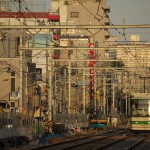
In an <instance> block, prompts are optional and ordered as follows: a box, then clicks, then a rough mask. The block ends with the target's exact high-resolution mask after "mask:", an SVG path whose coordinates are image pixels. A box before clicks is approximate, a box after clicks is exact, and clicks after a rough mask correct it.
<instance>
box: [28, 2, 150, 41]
mask: <svg viewBox="0 0 150 150" xmlns="http://www.w3.org/2000/svg"><path fill="white" fill-rule="evenodd" d="M25 1H28V2H30V4H31V1H29V0H25ZM95 1H96V0H95ZM35 2H36V4H37V7H38V6H40V8H41V9H42V10H43V11H44V10H46V11H48V10H49V9H50V2H51V0H42V1H39V0H37V1H35ZM37 2H38V3H37ZM106 2H107V4H109V5H110V13H109V17H110V20H111V22H112V23H113V24H114V25H119V24H123V22H124V24H128V25H129V24H132V25H137V24H150V8H149V7H150V0H106ZM34 4H35V3H34ZM45 4H46V5H45ZM38 8H39V7H38ZM123 20H124V21H123ZM119 31H120V32H123V30H119ZM111 33H112V34H113V35H114V36H118V37H119V38H120V39H122V37H121V36H122V35H121V34H119V33H118V32H115V30H111ZM125 33H126V38H127V40H129V36H130V34H139V35H140V40H141V41H148V42H150V29H126V30H125Z"/></svg>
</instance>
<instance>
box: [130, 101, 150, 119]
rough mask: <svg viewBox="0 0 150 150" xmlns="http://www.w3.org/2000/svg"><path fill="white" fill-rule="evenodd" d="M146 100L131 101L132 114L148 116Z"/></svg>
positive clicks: (148, 108)
mask: <svg viewBox="0 0 150 150" xmlns="http://www.w3.org/2000/svg"><path fill="white" fill-rule="evenodd" d="M149 103H150V102H149V101H147V100H138V101H137V100H135V101H132V115H133V116H150V106H149Z"/></svg>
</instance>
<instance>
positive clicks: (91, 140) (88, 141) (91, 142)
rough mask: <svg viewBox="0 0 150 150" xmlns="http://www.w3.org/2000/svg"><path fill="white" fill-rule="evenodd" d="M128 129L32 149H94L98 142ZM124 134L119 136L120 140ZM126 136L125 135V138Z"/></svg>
mask: <svg viewBox="0 0 150 150" xmlns="http://www.w3.org/2000/svg"><path fill="white" fill-rule="evenodd" d="M127 132H128V131H127V130H120V129H119V130H111V131H107V132H104V133H98V134H97V135H90V136H86V137H82V138H77V139H72V140H68V141H65V142H62V143H57V144H50V145H46V146H40V147H37V148H33V149H32V150H47V149H50V148H52V149H53V150H60V149H62V150H63V149H64V150H65V149H66V150H67V149H82V150H83V149H87V148H88V149H91V150H92V149H94V148H96V147H95V145H97V144H96V143H101V141H105V140H106V141H107V139H109V138H112V139H113V137H115V136H116V135H118V136H119V135H120V134H124V133H127ZM121 137H122V136H119V140H120V138H121ZM124 138H126V137H123V139H124Z"/></svg>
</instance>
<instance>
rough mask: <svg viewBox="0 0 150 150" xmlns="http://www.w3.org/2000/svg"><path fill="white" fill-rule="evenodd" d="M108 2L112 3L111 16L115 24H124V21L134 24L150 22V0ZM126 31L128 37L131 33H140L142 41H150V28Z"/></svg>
mask: <svg viewBox="0 0 150 150" xmlns="http://www.w3.org/2000/svg"><path fill="white" fill-rule="evenodd" d="M106 2H107V4H109V5H110V13H109V17H110V20H111V22H112V23H113V24H116V25H117V24H123V22H125V24H132V25H136V24H150V8H149V7H150V0H106ZM123 20H125V21H123ZM125 31H126V32H125V33H126V34H127V38H128V39H129V35H130V34H140V40H141V41H148V42H150V29H127V30H125ZM112 33H114V32H113V31H112ZM118 34H119V33H118ZM118 36H121V35H118Z"/></svg>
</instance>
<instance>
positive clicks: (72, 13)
mask: <svg viewBox="0 0 150 150" xmlns="http://www.w3.org/2000/svg"><path fill="white" fill-rule="evenodd" d="M71 18H79V12H71Z"/></svg>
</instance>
